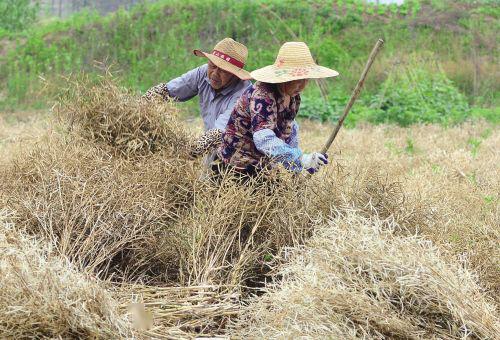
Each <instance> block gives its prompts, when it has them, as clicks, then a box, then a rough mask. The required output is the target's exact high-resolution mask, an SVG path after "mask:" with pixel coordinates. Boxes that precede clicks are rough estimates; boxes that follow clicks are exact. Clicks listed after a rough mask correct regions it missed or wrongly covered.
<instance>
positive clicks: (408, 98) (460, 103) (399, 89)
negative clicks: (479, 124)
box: [369, 60, 470, 126]
mask: <svg viewBox="0 0 500 340" xmlns="http://www.w3.org/2000/svg"><path fill="white" fill-rule="evenodd" d="M371 108H373V109H374V110H373V111H372V114H371V115H370V116H369V120H370V121H371V122H374V123H396V124H399V125H402V126H408V125H410V124H414V123H440V124H445V125H447V124H454V123H459V122H462V121H464V120H465V119H466V118H467V117H468V116H469V115H470V108H469V105H468V103H467V100H466V98H465V96H464V95H462V94H461V93H460V92H459V91H458V89H457V88H456V87H455V86H454V84H453V83H452V82H451V81H450V80H449V79H448V78H447V77H446V75H445V74H444V72H443V71H442V70H441V69H440V68H439V67H435V68H434V69H429V68H428V65H427V64H426V63H425V62H419V61H415V60H413V61H411V62H410V63H409V64H407V65H405V64H403V65H400V66H398V67H396V68H395V69H394V70H393V71H392V72H391V73H390V75H389V76H388V78H387V79H386V80H385V82H384V83H383V84H382V87H381V90H380V92H379V93H378V94H376V95H375V96H374V97H373V98H372V101H371Z"/></svg>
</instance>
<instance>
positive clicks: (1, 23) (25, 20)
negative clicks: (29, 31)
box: [0, 0, 39, 37]
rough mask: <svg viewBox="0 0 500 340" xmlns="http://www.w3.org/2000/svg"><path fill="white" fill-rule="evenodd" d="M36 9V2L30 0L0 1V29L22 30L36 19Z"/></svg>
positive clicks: (37, 5) (37, 6)
mask: <svg viewBox="0 0 500 340" xmlns="http://www.w3.org/2000/svg"><path fill="white" fill-rule="evenodd" d="M38 11H39V4H38V2H35V4H33V2H32V1H31V0H2V1H0V30H1V29H3V30H8V31H20V30H23V29H25V28H27V27H28V26H29V25H31V24H32V23H33V22H34V21H35V20H36V18H37V14H38ZM0 37H1V32H0Z"/></svg>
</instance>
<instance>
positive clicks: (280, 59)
mask: <svg viewBox="0 0 500 340" xmlns="http://www.w3.org/2000/svg"><path fill="white" fill-rule="evenodd" d="M250 75H251V76H252V78H253V79H255V80H258V81H262V82H265V83H273V84H276V83H285V82H287V81H292V80H299V79H318V78H328V77H336V76H338V75H339V73H338V72H337V71H335V70H332V69H329V68H327V67H323V66H319V65H317V64H316V63H315V62H314V59H313V57H312V55H311V52H310V51H309V47H307V45H306V44H305V43H303V42H286V43H284V44H283V46H281V48H280V50H279V52H278V56H277V57H276V61H275V62H274V64H273V65H269V66H266V67H263V68H260V69H258V70H255V71H253V72H250Z"/></svg>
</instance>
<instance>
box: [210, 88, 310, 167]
mask: <svg viewBox="0 0 500 340" xmlns="http://www.w3.org/2000/svg"><path fill="white" fill-rule="evenodd" d="M283 101H284V100H283V97H282V96H281V95H280V93H279V92H278V90H277V87H276V85H275V84H268V83H263V82H256V83H255V84H254V85H252V86H250V87H249V88H248V89H247V90H246V91H245V92H243V94H242V95H241V97H240V98H239V99H238V101H237V103H236V105H235V107H234V109H233V111H232V113H231V116H230V118H229V121H228V124H227V127H226V130H225V132H224V134H223V135H222V144H221V146H220V147H219V149H218V156H219V158H220V159H221V160H222V161H223V162H224V163H226V164H230V165H232V166H233V167H235V168H237V169H242V170H244V169H248V170H249V169H251V168H257V169H259V168H264V167H266V166H268V165H270V164H271V165H272V164H273V163H276V162H279V163H281V164H283V165H284V166H285V167H286V168H287V169H290V170H293V171H300V170H302V166H301V164H300V156H301V155H302V152H301V150H300V149H299V148H298V124H297V123H296V121H295V117H296V116H297V113H298V111H299V106H300V95H297V96H295V97H292V98H291V100H290V103H289V105H287V106H285V105H284V103H283Z"/></svg>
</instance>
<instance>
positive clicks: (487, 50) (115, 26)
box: [0, 0, 500, 122]
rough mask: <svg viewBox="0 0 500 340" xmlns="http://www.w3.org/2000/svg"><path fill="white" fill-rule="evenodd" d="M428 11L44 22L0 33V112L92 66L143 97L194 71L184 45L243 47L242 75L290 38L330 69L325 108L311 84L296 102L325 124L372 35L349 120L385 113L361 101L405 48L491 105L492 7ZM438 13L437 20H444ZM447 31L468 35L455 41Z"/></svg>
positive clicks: (333, 7) (158, 6) (355, 7)
mask: <svg viewBox="0 0 500 340" xmlns="http://www.w3.org/2000/svg"><path fill="white" fill-rule="evenodd" d="M447 3H448V2H447ZM428 6H433V10H435V11H442V12H443V13H445V14H446V11H447V10H448V7H446V6H445V7H444V8H442V9H440V8H441V7H442V6H441V5H439V6H438V5H437V4H434V3H433V2H432V3H430V5H426V6H423V5H422V3H421V2H420V1H416V0H414V1H407V2H405V4H404V5H402V6H399V7H397V8H396V7H394V6H392V7H391V6H382V5H380V6H378V7H376V6H374V5H369V4H363V3H362V2H360V1H357V0H350V1H334V0H331V1H325V2H321V3H315V2H312V1H308V2H297V1H291V0H286V1H278V0H260V1H255V2H224V1H220V0H208V1H201V0H182V1H181V0H174V1H170V0H168V1H167V0H162V1H157V2H155V3H149V4H145V3H142V4H139V5H137V6H136V7H135V8H133V9H132V10H130V11H125V10H119V11H118V12H116V13H114V14H111V15H108V16H105V17H101V16H99V15H98V14H97V13H95V12H89V11H84V12H81V13H77V14H75V15H73V16H72V17H70V18H68V19H65V20H49V21H47V22H46V23H44V24H43V25H37V26H36V27H32V28H31V29H29V30H27V31H25V32H22V33H18V34H17V35H11V34H9V35H6V33H2V31H1V30H0V36H2V35H4V36H7V38H5V39H6V40H7V41H6V43H5V45H8V46H10V47H9V48H8V49H5V50H4V51H1V52H2V53H0V65H1V66H2V67H1V68H0V80H1V81H2V84H3V85H2V86H1V87H0V108H1V107H10V108H15V107H19V106H21V105H23V106H30V107H40V106H43V105H47V92H43V91H42V90H44V86H45V83H44V82H43V81H40V79H41V78H43V79H48V80H50V81H52V82H54V81H56V82H57V78H56V77H57V76H59V75H60V74H69V73H73V72H74V71H75V70H85V71H92V72H93V71H94V68H93V66H94V62H95V61H99V62H104V63H105V64H107V65H110V64H113V65H115V66H116V68H118V69H119V70H120V73H119V74H118V76H119V78H120V82H121V85H124V86H126V87H128V88H131V89H132V90H134V91H145V90H146V89H148V88H149V87H150V86H152V85H156V84H157V83H159V82H164V81H167V80H169V79H172V78H173V77H176V76H178V75H180V74H182V73H183V72H186V71H188V70H189V69H191V68H193V67H196V66H199V65H200V64H201V63H203V60H202V59H199V58H196V57H194V56H193V55H192V53H191V51H192V50H193V48H202V49H205V50H210V49H211V48H212V47H213V45H214V44H215V42H216V41H218V40H219V39H221V38H222V37H224V36H231V37H233V38H235V39H236V40H240V41H242V42H243V43H245V44H246V45H247V46H248V48H249V59H248V62H247V65H246V68H247V69H249V70H252V69H256V68H258V67H261V66H263V65H268V64H271V63H273V62H274V58H275V55H276V53H277V51H278V48H279V45H280V44H281V43H282V42H283V41H289V40H297V39H300V40H303V41H306V42H307V43H308V45H309V46H310V48H311V51H312V54H313V56H314V57H315V58H316V59H317V61H318V62H319V63H320V64H322V65H325V66H328V67H332V68H334V69H336V70H338V71H339V72H340V77H338V78H336V79H335V81H333V82H332V81H328V82H327V84H328V86H327V90H328V92H329V93H330V92H333V93H335V94H334V95H329V96H330V97H332V98H330V99H329V104H328V105H326V104H324V103H322V99H321V98H320V97H319V92H318V91H317V88H316V86H315V85H313V84H312V85H311V86H310V87H309V89H308V90H307V91H306V93H305V94H304V98H308V99H305V100H304V105H303V108H304V112H303V113H302V115H303V116H306V117H307V116H310V117H316V118H320V119H322V120H325V119H327V118H328V119H330V120H332V119H333V120H334V119H335V117H336V116H338V114H339V112H340V111H341V107H342V106H343V105H344V103H345V102H346V97H347V96H348V95H349V94H350V92H351V91H352V88H353V87H354V85H355V83H356V82H357V80H358V78H359V74H360V73H361V71H362V68H363V65H364V63H365V61H366V58H367V55H368V54H369V52H370V50H371V48H372V46H373V43H374V42H375V41H376V40H377V39H378V38H379V37H382V38H384V40H385V41H386V43H385V46H384V50H383V52H382V54H381V55H380V57H379V58H378V60H377V61H376V63H375V64H374V67H373V69H372V71H371V72H370V74H369V77H368V79H367V81H366V84H365V88H364V90H363V95H362V101H360V100H358V102H357V103H356V104H355V106H354V108H353V113H355V114H353V115H352V117H349V122H355V121H358V120H362V119H364V118H365V117H367V116H377V115H378V116H380V115H383V114H384V112H386V111H385V110H381V109H380V107H370V106H369V105H368V103H371V102H372V101H373V100H372V97H373V96H375V95H377V94H379V93H381V84H382V83H383V82H384V81H385V80H386V78H387V75H388V73H387V69H388V68H389V67H390V66H391V62H392V60H393V58H394V56H395V55H405V54H410V53H413V52H414V51H419V52H420V51H421V52H422V53H425V51H433V53H434V55H435V57H436V59H437V60H439V61H440V62H441V63H442V64H443V70H444V72H445V73H446V77H447V78H449V79H450V80H452V81H454V82H455V86H456V87H457V88H459V90H460V91H461V92H462V93H463V94H464V95H465V98H466V99H467V101H468V102H469V103H474V104H481V105H482V106H484V107H491V106H493V107H494V106H497V103H498V100H499V99H500V98H499V97H498V95H496V93H499V91H498V87H499V86H500V85H499V83H498V81H497V80H496V78H495V70H496V68H497V66H496V64H497V63H496V62H495V61H494V58H493V57H492V56H493V55H494V53H495V51H496V49H495V48H496V44H495V41H496V32H497V29H496V28H498V27H496V26H497V25H494V24H493V25H490V24H486V23H483V22H488V21H487V20H491V19H493V18H495V14H494V13H495V12H492V8H493V7H492V5H484V4H481V5H480V7H478V6H479V5H474V4H472V5H470V6H472V7H471V9H470V11H465V12H464V10H463V9H461V8H458V9H455V7H450V8H452V9H453V10H454V11H455V10H456V11H462V12H459V13H462V14H460V15H462V17H461V19H460V23H461V24H460V25H462V24H463V25H462V26H460V27H458V28H457V27H456V26H457V24H456V23H455V21H452V22H448V21H445V22H442V23H440V24H442V26H437V25H436V26H432V25H429V23H428V22H426V21H425V18H426V17H425V16H426V15H427V14H428V13H425V11H426V10H428ZM450 6H451V5H450ZM468 6H469V5H468ZM474 6H475V7H474ZM481 6H482V7H481ZM450 11H451V9H450ZM201 13H203V15H201ZM440 13H441V12H440ZM444 17H445V19H443V20H448V19H446V16H444ZM483 19H484V20H483ZM450 25H451V26H450ZM453 25H454V26H453ZM464 25H465V26H464ZM464 27H465V28H464ZM456 29H461V30H464V29H467V30H468V31H465V33H464V34H458V35H457V34H455V31H454V30H456ZM478 63H481V65H479V66H481V67H479V66H478ZM482 65H484V66H482ZM478 70H479V71H478ZM478 72H479V73H478ZM446 94H447V93H443V94H441V95H440V96H441V97H440V98H441V99H442V97H443V96H444V95H446ZM377 98H378V97H377ZM441 99H437V100H438V101H439V100H441ZM459 99H460V100H462V97H460V98H459ZM362 102H364V103H366V104H363V105H362ZM331 105H333V107H330V106H331ZM412 105H413V104H412ZM193 106H195V105H193ZM411 110H413V109H410V111H411ZM446 112H448V111H446ZM475 112H476V113H480V112H482V111H480V110H478V111H475ZM441 114H442V112H440V113H439V114H438V115H441ZM381 120H383V119H382V118H380V117H378V118H376V119H372V121H377V122H378V121H381ZM403 120H408V121H412V120H413V118H408V119H403ZM445 120H446V119H445ZM451 120H452V121H455V120H454V119H451ZM392 121H397V119H396V120H392ZM416 121H418V119H416ZM424 121H426V120H425V119H424ZM429 121H439V119H436V118H431V119H430V120H429Z"/></svg>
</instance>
